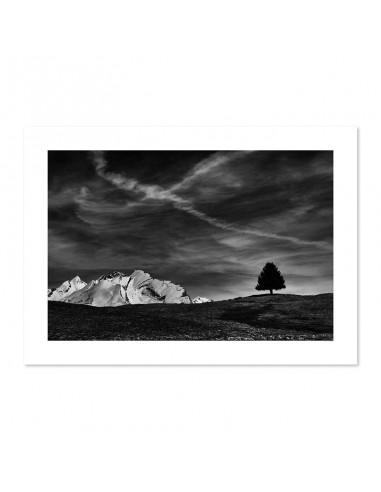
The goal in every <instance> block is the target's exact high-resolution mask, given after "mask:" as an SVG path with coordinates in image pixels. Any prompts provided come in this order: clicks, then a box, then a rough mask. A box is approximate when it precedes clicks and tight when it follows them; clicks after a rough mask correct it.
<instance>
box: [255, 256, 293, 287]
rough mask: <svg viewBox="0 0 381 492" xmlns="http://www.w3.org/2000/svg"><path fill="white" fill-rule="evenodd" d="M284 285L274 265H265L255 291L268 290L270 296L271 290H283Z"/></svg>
mask: <svg viewBox="0 0 381 492" xmlns="http://www.w3.org/2000/svg"><path fill="white" fill-rule="evenodd" d="M285 288H286V284H285V281H284V278H283V276H282V274H281V273H280V271H279V270H278V267H277V266H276V265H274V263H271V262H270V263H266V265H265V266H264V267H263V270H262V271H261V273H260V274H259V277H258V283H257V286H256V287H255V290H269V291H270V294H272V293H273V290H280V289H285Z"/></svg>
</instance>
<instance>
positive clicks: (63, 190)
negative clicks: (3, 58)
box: [48, 151, 333, 300]
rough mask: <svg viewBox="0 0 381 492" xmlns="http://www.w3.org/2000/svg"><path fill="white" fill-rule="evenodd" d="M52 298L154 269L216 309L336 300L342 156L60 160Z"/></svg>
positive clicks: (164, 154)
mask: <svg viewBox="0 0 381 492" xmlns="http://www.w3.org/2000/svg"><path fill="white" fill-rule="evenodd" d="M48 157H49V159H48V165H49V287H57V286H58V285H60V284H61V283H62V282H63V281H65V280H67V279H71V278H73V277H74V276H75V275H79V276H80V277H81V278H82V279H83V280H85V281H86V282H88V281H90V280H91V279H93V278H97V277H99V276H100V275H102V274H104V273H110V272H111V271H113V270H119V271H121V272H124V273H126V274H130V273H131V272H132V271H133V270H137V269H142V270H144V271H146V272H148V273H150V274H151V276H152V277H155V278H159V279H161V280H171V281H172V282H175V283H178V284H181V285H182V286H183V287H185V288H186V290H187V292H188V294H189V295H190V296H191V297H192V298H193V297H196V296H197V295H200V296H205V297H210V298H212V299H215V300H220V299H227V298H232V297H238V296H247V295H252V294H255V293H257V292H256V291H255V290H254V287H255V285H256V279H257V276H258V274H259V273H260V271H261V269H262V267H263V266H264V264H265V263H266V262H267V261H273V262H274V263H276V265H277V266H278V267H279V269H280V270H281V272H282V274H283V276H284V277H285V280H286V286H287V288H286V290H283V291H281V292H284V293H298V294H310V293H321V292H332V289H333V274H332V271H333V253H332V241H333V152H331V151H326V152H315V151H243V152H235V151H227V152H219V151H217V152H206V151H201V152H197V151H136V152H135V151H110V152H85V151H73V152H71V151H49V155H48Z"/></svg>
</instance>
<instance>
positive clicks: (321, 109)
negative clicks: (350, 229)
mask: <svg viewBox="0 0 381 492" xmlns="http://www.w3.org/2000/svg"><path fill="white" fill-rule="evenodd" d="M6 5H7V10H5V11H4V12H0V19H1V21H0V22H1V29H0V36H1V39H0V46H1V50H2V51H3V52H4V57H5V58H9V64H8V62H7V60H6V59H5V58H4V61H3V62H2V65H1V69H2V70H4V74H0V75H1V76H0V84H1V85H2V87H1V92H0V94H1V96H0V97H1V101H0V102H1V111H0V119H1V138H2V140H1V194H0V197H1V224H2V228H1V232H2V239H1V254H0V262H1V263H0V271H1V276H2V283H1V286H2V287H1V289H2V290H1V296H0V313H1V314H0V316H1V328H0V330H1V331H0V376H1V381H0V433H1V435H0V453H1V457H0V463H1V468H2V471H1V474H0V487H1V489H2V490H6V491H11V492H13V491H16V490H26V491H38V492H45V491H46V492H47V491H49V492H50V491H52V490H54V491H59V492H61V491H65V492H66V491H68V490H70V491H81V492H82V491H85V490H86V491H87V490H89V491H104V490H110V491H122V490H123V491H125V490H131V491H138V492H140V491H151V490H155V491H156V490H165V491H179V490H181V491H192V492H193V491H194V490H197V491H204V490H205V491H210V490H218V491H224V490H226V491H227V490H229V491H231V490H237V491H249V490H250V491H252V490H258V491H261V492H267V491H271V492H272V491H279V490H282V491H284V490H290V491H296V492H299V491H300V492H302V491H303V492H304V491H305V490H308V491H319V492H320V491H321V490H324V491H335V492H336V491H337V490H345V491H352V490H353V491H355V490H356V491H357V490H366V491H367V492H368V491H378V490H380V486H381V483H380V482H381V478H380V474H379V471H378V469H377V467H378V465H379V459H378V455H377V451H378V450H379V442H380V437H381V428H380V427H381V423H380V421H381V419H380V414H381V398H380V366H381V357H380V353H381V350H380V349H381V347H380V340H381V327H380V322H379V304H380V302H379V295H380V294H379V290H378V289H377V287H378V283H379V278H380V267H379V257H380V251H381V244H380V235H381V232H380V216H381V199H380V191H379V189H380V182H381V180H380V178H381V172H380V158H379V146H380V119H381V107H380V106H381V99H380V92H379V90H380V87H381V72H380V59H379V53H378V46H379V45H380V31H379V15H378V13H377V11H376V7H377V3H376V2H373V1H372V2H370V1H364V2H362V3H358V2H344V3H343V2H335V1H332V0H331V1H321V2H316V3H315V2H314V3H312V2H302V1H292V0H291V1H289V2H280V1H279V2H275V1H273V2H271V1H270V2H259V3H257V2H253V1H250V2H243V1H239V0H237V1H235V2H221V1H220V2H216V3H212V2H208V1H206V0H203V1H202V2H201V1H194V2H187V3H185V2H178V1H176V2H175V1H173V2H169V1H166V0H163V1H161V2H147V1H141V2H112V1H110V2H107V4H102V5H99V7H98V4H96V3H95V2H91V3H87V2H81V1H78V0H77V1H76V2H73V1H67V2H65V3H56V2H41V1H38V0H37V1H35V2H22V1H21V2H20V1H15V2H12V3H10V2H6ZM2 9H4V7H2ZM9 9H10V10H9ZM95 55H96V56H97V57H103V58H92V56H95ZM76 57H83V58H76ZM3 84H4V87H3ZM136 124H140V125H146V124H151V125H161V124H167V125H176V124H182V125H199V124H211V125H214V124H219V125H242V124H243V125H270V126H272V125H354V126H358V127H359V128H360V134H359V135H360V140H359V143H360V145H359V163H360V238H361V239H360V364H359V366H357V367H250V368H249V367H246V368H244V367H241V368H239V367H230V368H229V367H227V368H221V367H214V368H213V367H208V368H200V367H198V368H197V367H196V368H187V367H176V368H173V367H172V368H169V367H161V368H150V367H146V368H144V367H143V368H142V367H141V368H132V367H24V366H23V363H22V350H21V347H22V328H21V317H22V304H21V300H20V292H21V290H22V289H21V286H20V279H21V277H22V264H21V257H22V254H21V244H22V241H21V233H22V232H21V231H22V224H21V207H22V204H21V198H22V190H21V187H20V183H21V165H22V129H23V127H24V126H30V125H44V126H46V125H69V126H70V125H86V126H87V125H136ZM353 220H355V217H354V218H353ZM355 269H356V265H353V271H355ZM32 287H33V286H31V288H32Z"/></svg>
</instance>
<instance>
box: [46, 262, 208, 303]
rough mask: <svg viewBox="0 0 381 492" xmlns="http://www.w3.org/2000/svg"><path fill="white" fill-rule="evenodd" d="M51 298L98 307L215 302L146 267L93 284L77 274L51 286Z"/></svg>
mask: <svg viewBox="0 0 381 492" xmlns="http://www.w3.org/2000/svg"><path fill="white" fill-rule="evenodd" d="M48 301H59V302H67V303H72V304H86V305H90V306H95V307H117V306H123V305H127V304H154V303H155V304H156V303H161V304H192V303H193V302H195V303H201V302H211V300H210V299H207V298H204V297H199V296H198V297H197V298H195V299H194V301H192V299H191V298H190V296H189V295H188V294H187V292H186V290H185V289H184V288H183V287H182V286H181V285H177V284H174V283H172V282H171V281H169V280H158V279H155V278H152V277H151V275H150V274H149V273H146V272H144V271H143V270H134V272H133V273H132V274H131V275H126V274H124V273H122V272H119V271H116V270H115V271H113V272H112V273H110V274H109V275H101V276H100V277H99V278H97V279H94V280H91V281H90V282H89V283H86V282H84V281H83V280H81V278H80V277H79V276H75V277H73V278H72V279H71V280H66V281H65V282H63V283H62V284H61V285H60V286H59V287H57V288H56V289H48Z"/></svg>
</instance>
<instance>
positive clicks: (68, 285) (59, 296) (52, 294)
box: [48, 276, 86, 301]
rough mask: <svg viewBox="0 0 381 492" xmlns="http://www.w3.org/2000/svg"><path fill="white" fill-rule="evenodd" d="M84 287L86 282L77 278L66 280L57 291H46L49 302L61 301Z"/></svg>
mask: <svg viewBox="0 0 381 492" xmlns="http://www.w3.org/2000/svg"><path fill="white" fill-rule="evenodd" d="M85 286H86V282H83V281H82V280H81V279H80V278H79V277H78V276H77V277H74V278H72V279H71V280H66V282H64V283H63V284H62V285H60V286H59V287H58V288H57V289H48V300H49V301H63V300H64V299H66V298H67V297H69V296H70V295H71V294H73V293H74V292H77V291H78V290H81V289H83V288H84V287H85Z"/></svg>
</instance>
